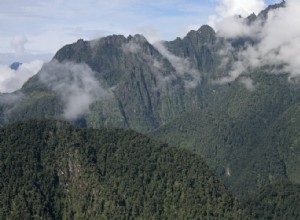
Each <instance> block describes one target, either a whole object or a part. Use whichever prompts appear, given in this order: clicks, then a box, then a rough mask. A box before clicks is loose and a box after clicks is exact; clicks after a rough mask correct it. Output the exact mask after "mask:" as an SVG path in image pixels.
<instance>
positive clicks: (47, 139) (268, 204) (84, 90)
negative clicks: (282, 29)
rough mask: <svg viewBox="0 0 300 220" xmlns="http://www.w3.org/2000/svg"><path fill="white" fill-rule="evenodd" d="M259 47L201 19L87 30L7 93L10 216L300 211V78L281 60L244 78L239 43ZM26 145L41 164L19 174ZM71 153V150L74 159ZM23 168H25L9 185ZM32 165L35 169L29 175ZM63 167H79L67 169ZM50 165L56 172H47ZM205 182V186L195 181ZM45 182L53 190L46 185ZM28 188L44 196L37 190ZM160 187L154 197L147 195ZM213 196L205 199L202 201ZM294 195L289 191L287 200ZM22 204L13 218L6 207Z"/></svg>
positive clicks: (2, 104) (276, 214) (0, 120)
mask: <svg viewBox="0 0 300 220" xmlns="http://www.w3.org/2000/svg"><path fill="white" fill-rule="evenodd" d="M285 4H286V3H285V2H284V1H283V2H282V3H280V4H276V5H273V6H269V7H268V8H267V9H266V10H264V11H262V12H261V13H260V14H259V15H257V16H256V15H254V14H253V15H251V16H249V17H248V18H245V19H244V18H239V19H242V22H243V24H246V25H248V26H251V25H253V24H256V23H255V22H258V23H259V24H260V25H261V28H264V25H265V22H266V21H267V18H268V14H269V12H271V11H276V10H280V9H281V8H284V7H285ZM248 45H252V46H255V45H259V42H258V40H257V39H256V38H251V37H248V36H238V37H235V38H226V37H223V36H220V35H219V34H218V33H216V32H215V31H214V29H213V28H211V27H210V26H208V25H203V26H202V27H200V28H199V29H198V30H193V31H190V32H189V33H188V34H187V35H186V36H185V37H184V38H176V39H175V40H173V41H162V42H157V43H154V44H151V43H149V42H148V41H147V39H146V38H145V37H143V36H142V35H140V34H137V35H134V36H128V37H124V36H122V35H112V36H107V37H103V38H101V39H97V40H93V41H84V40H82V39H80V40H78V41H77V42H75V43H73V44H70V45H66V46H64V47H63V48H61V49H60V50H59V51H58V52H57V53H56V54H55V56H54V58H53V60H52V61H51V62H49V63H47V64H45V65H44V66H43V67H42V69H41V70H40V71H39V73H38V74H36V75H34V76H33V77H32V78H30V79H29V80H28V81H27V82H26V83H25V84H24V85H23V87H22V88H21V89H20V90H18V91H15V92H14V93H7V94H1V95H0V124H1V126H2V127H3V129H2V134H1V143H2V145H1V146H2V148H1V151H3V154H2V153H1V155H5V156H2V159H1V162H2V164H1V166H2V168H1V170H5V171H6V172H7V174H5V175H6V176H4V174H3V175H2V182H1V183H0V184H1V185H2V186H3V187H5V189H6V190H3V191H1V198H6V200H3V201H5V202H3V204H1V207H4V208H2V210H1V215H2V216H3V218H4V219H6V218H7V219H10V218H11V219H15V218H17V217H16V216H20V215H28V216H32V215H37V216H41V215H42V216H45V218H59V219H60V218H71V219H72V218H78V219H80V218H81V219H82V218H89V219H93V218H96V217H95V216H98V218H100V217H101V218H104V219H105V218H115V219H118V218H122V217H121V216H123V218H124V219H133V218H140V219H144V218H153V219H155V218H163V219H168V218H170V219H172V218H173V219H174V218H177V219H178V218H179V219H182V218H184V216H186V218H190V219H195V216H205V217H207V218H209V216H210V217H215V218H235V219H241V218H243V219H247V218H249V219H251V218H260V219H263V218H265V219H270V218H274V219H275V218H279V219H282V218H283V217H284V216H285V217H286V218H291V219H292V218H295V219H296V217H297V216H299V214H298V212H299V211H298V210H297V208H295V204H294V203H295V201H296V200H295V198H299V185H298V184H300V169H299V165H298V161H299V160H300V146H299V134H298V133H299V132H298V131H299V126H300V121H299V120H300V118H299V110H300V108H299V103H300V95H299V94H300V93H299V90H300V86H299V80H298V79H297V77H294V78H291V77H290V73H289V72H287V71H286V69H285V68H284V67H285V64H284V63H279V62H278V63H276V64H274V63H270V64H269V63H266V64H263V65H259V66H255V67H251V66H247V67H246V68H244V69H243V72H242V73H241V74H239V75H237V76H236V77H234V78H233V76H235V75H233V73H234V71H233V70H234V69H235V68H236V66H237V64H240V63H239V59H240V56H239V55H240V52H241V51H243V50H245V48H247V46H248ZM274 73H276V74H274ZM32 119H44V120H42V121H30V120H32ZM45 119H47V120H45ZM53 119H55V120H59V121H53ZM27 120H29V121H27ZM60 120H67V121H69V122H70V123H72V124H73V125H76V126H79V127H81V129H79V128H75V127H73V126H72V125H69V124H67V123H65V122H60ZM20 121H27V122H21V123H19V122H20ZM16 123H17V124H16ZM10 124H13V125H10ZM57 127H58V128H57ZM61 127H62V128H61ZM112 127H114V128H118V129H115V130H110V129H111V128H112ZM108 128H109V129H108ZM57 129H58V130H59V132H58V131H57ZM93 129H96V130H93ZM97 129H103V130H100V131H98V130H97ZM106 129H108V130H106ZM120 129H125V130H120ZM129 130H134V131H135V132H139V133H142V134H144V135H146V136H148V137H150V138H151V139H149V138H146V137H145V136H143V135H140V134H137V133H134V132H131V131H129ZM31 132H32V133H31ZM60 132H61V134H60ZM14 134H17V135H16V136H14ZM11 135H12V136H13V137H11ZM22 135H23V136H22ZM102 137H103V138H104V139H103V138H102ZM133 137H134V138H136V137H138V138H137V139H141V140H138V144H136V143H133V142H131V141H132V138H133ZM127 138H129V140H127ZM110 139H111V141H109V140H110ZM153 140H157V141H153ZM140 141H141V142H140ZM13 143H16V144H13ZM31 143H35V144H33V145H32V146H31V145H30V144H31ZM161 143H167V144H168V145H170V146H171V147H169V146H166V147H162V146H165V145H161ZM29 145H30V146H29ZM98 145H99V146H98ZM41 146H44V147H45V148H41ZM138 146H139V148H137V147H138ZM8 147H14V148H15V149H14V150H12V151H11V149H10V148H9V149H8ZM81 147H82V148H81ZM178 147H179V148H183V149H176V148H178ZM24 149H28V157H27V158H29V159H28V161H29V162H30V163H31V162H32V161H35V162H34V164H33V165H32V164H31V165H30V164H28V170H27V168H26V169H25V168H24V169H23V168H22V169H21V168H20V170H19V171H18V169H19V168H16V167H15V166H17V165H18V164H23V163H25V162H24V161H23V158H18V156H17V155H18V154H21V152H22V151H23V150H24ZM89 150H90V152H89ZM103 150H104V151H105V152H106V153H104V154H103V152H102V151H103ZM108 150H109V151H110V150H111V151H113V152H112V156H111V158H110V159H111V162H109V163H110V166H112V167H111V168H110V169H112V170H111V172H110V173H109V172H108V173H109V175H108V176H106V175H104V177H103V172H104V173H106V172H107V171H106V169H107V168H106V164H105V163H106V162H104V164H102V163H103V161H107V160H108V153H107V151H108ZM36 151H37V152H38V153H36ZM116 152H117V153H116ZM155 152H156V153H155ZM48 154H49V155H52V156H49V157H48V156H47V155H48ZM65 154H66V155H69V156H68V157H69V158H67V159H66V158H65V159H64V157H63V156H62V155H65ZM99 154H100V155H99ZM102 154H103V155H102ZM105 154H106V156H105ZM135 154H137V155H135ZM167 154H170V155H169V156H168V155H167ZM41 155H45V157H42V156H41ZM98 155H99V157H98ZM122 155H125V157H124V158H123V156H122ZM147 155H148V156H147ZM89 157H92V158H89ZM93 157H94V158H93ZM104 157H105V158H106V159H103V158H104ZM152 157H153V158H152ZM7 158H11V159H9V160H8V159H7ZM24 158H25V157H24ZM99 158H100V159H99ZM163 158H170V160H171V161H172V163H171V164H170V163H169V162H168V159H163ZM19 159H20V161H19ZM152 159H153V160H152ZM24 160H25V159H24ZM3 161H5V162H3ZM9 161H11V162H9ZM70 161H71V162H70ZM74 161H75V162H76V163H78V164H74V163H75V162H74ZM159 161H161V162H162V165H161V167H157V166H158V164H159ZM166 161H167V162H168V163H167V164H165V162H166ZM70 163H71V164H70ZM126 163H128V164H127V165H123V164H126ZM15 164H16V165H15ZM51 164H55V166H53V167H51ZM206 164H207V165H206ZM176 165H177V166H176ZM22 166H23V165H22ZM24 166H25V165H24ZM26 166H27V165H26ZM76 167H77V168H78V167H83V170H82V171H80V170H78V169H77V168H76ZM101 167H102V168H101ZM126 167H127V168H126ZM161 168H162V169H163V170H160V169H161ZM173 168H176V169H173ZM76 169H77V171H76ZM102 169H104V171H103V170H102ZM124 169H125V170H124ZM139 169H141V170H139ZM14 170H16V175H15V177H13V178H15V179H12V180H10V182H9V181H8V176H9V173H11V172H14ZM121 170H123V171H124V173H123V174H122V173H120V172H121ZM197 170H198V172H200V173H197ZM17 171H18V172H20V173H21V174H20V175H19V174H18V173H17ZM25 171H26V172H27V171H28V174H26V175H23V173H24V172H25ZM60 172H63V173H66V172H69V173H70V172H71V173H72V172H74V173H73V174H70V175H68V176H67V177H64V176H62V175H61V174H60ZM80 172H82V173H80ZM78 173H80V175H79V174H78ZM83 173H84V174H83ZM141 173H143V174H141ZM162 173H163V174H162ZM160 174H162V175H163V176H161V175H160ZM32 175H37V177H36V179H35V180H36V183H28V184H29V186H28V187H29V188H30V189H26V188H24V187H23V188H22V187H21V185H22V184H25V185H27V182H26V181H27V179H28V177H29V176H32ZM139 175H140V176H139ZM147 175H150V177H148V179H147V177H146V176H147ZM177 175H180V176H177ZM49 176H50V177H51V178H52V179H51V181H52V182H47V181H48V180H47V178H48V177H49ZM204 176H206V177H204ZM19 177H20V179H19ZM46 177H47V178H46ZM50 177H49V178H50ZM139 177H140V178H141V179H139ZM190 177H197V178H198V177H199V178H200V179H199V180H195V179H194V180H192V179H190ZM45 178H46V179H45ZM203 178H204V179H203ZM4 180H7V181H4ZM178 180H180V181H181V180H182V181H183V182H180V181H179V182H177V181H178ZM18 181H20V182H18ZM41 181H42V183H40V182H41ZM101 181H103V182H101ZM147 181H148V182H147ZM149 181H150V182H149ZM169 181H173V182H172V184H171V183H170V182H169ZM188 181H190V182H189V184H188ZM193 181H194V182H197V184H200V183H199V182H202V183H203V184H202V185H201V186H195V185H194V183H191V182H193ZM206 181H208V182H206ZM110 182H111V183H113V184H115V185H113V186H110V185H109V183H110ZM10 183H11V184H10ZM152 183H153V185H152ZM30 184H31V185H30ZM32 184H35V185H32ZM36 184H38V186H39V185H43V187H46V188H42V189H41V188H37V189H38V191H35V190H36V187H37V185H36ZM51 184H54V185H55V184H56V185H55V186H56V187H55V189H53V188H52V187H51ZM66 184H69V185H70V187H71V189H68V187H66V186H67V185H66ZM135 184H137V186H135ZM156 184H157V185H156ZM160 184H162V185H160ZM170 184H171V185H170ZM223 184H224V185H223ZM128 185H129V186H132V188H131V187H129V188H128V187H127V186H128ZM10 186H11V188H9V187H10ZM88 186H89V187H88ZM90 186H94V188H93V187H90ZM170 187H171V188H170ZM176 187H178V188H177V189H176ZM203 187H204V188H203ZM205 187H208V189H207V190H206V188H205ZM209 187H211V188H209ZM133 188H134V189H135V190H137V189H144V190H146V191H144V192H135V191H134V189H133ZM3 189H4V188H3ZM155 189H156V190H155ZM14 190H15V191H14ZM80 190H81V191H80ZM127 190H128V191H127ZM157 190H159V192H158V191H157ZM194 190H195V191H194ZM197 190H199V191H197ZM205 190H206V191H205ZM285 190H287V191H285ZM4 192H6V193H7V194H5V195H4V194H3V193H4ZM14 192H17V194H16V193H14ZM28 192H32V194H29V196H31V197H29V198H37V201H39V202H37V204H29V201H31V200H33V199H29V200H26V198H27V194H26V193H28ZM80 192H82V193H83V192H84V193H86V198H85V199H83V201H82V202H81V201H80V202H79V201H78V203H77V202H72V201H77V200H78V198H80V197H81V196H82V195H81V194H80ZM145 192H146V193H145ZM291 192H292V193H291ZM155 193H158V195H157V198H156V200H151V199H149V198H150V197H153V196H154V194H155ZM180 193H181V194H180ZM48 195H49V196H50V197H49V198H48ZM96 195H97V196H96ZM99 195H101V197H102V198H103V199H102V200H101V198H100V197H99ZM168 195H169V196H170V197H168ZM293 195H295V196H293ZM3 196H4V197H3ZM164 196H165V200H163V197H164ZM203 196H204V197H205V198H206V199H205V200H203V201H201V202H200V201H199V198H200V197H203ZM19 197H21V198H22V199H21V200H20V202H18V203H16V204H17V205H18V206H20V207H23V209H19V208H17V207H18V206H14V203H15V202H12V201H17V200H18V199H19ZM283 197H285V198H287V199H286V200H283V201H281V200H280V199H282V198H283ZM46 198H47V199H46ZM175 198H177V199H175ZM99 199H100V200H101V201H98V200H99ZM41 201H45V203H41ZM70 201H71V202H70ZM137 201H139V204H143V205H140V206H138V205H136V204H135V202H137ZM154 201H155V202H154ZM178 201H181V202H182V203H178ZM99 203H100V204H101V205H100V206H101V207H102V208H101V209H100V210H101V211H99V209H98V208H99V207H98V205H97V204H99ZM185 203H187V204H190V206H189V207H185V205H184V204H185ZM199 203H201V204H203V206H202V207H203V209H199V207H198V206H197V205H199ZM211 205H213V206H215V207H216V208H215V209H213V208H211ZM24 207H27V208H24ZM150 207H151V208H150ZM79 208H80V209H81V210H82V211H81V212H80V211H79V212H78V210H80V209H79ZM12 209H13V210H15V211H14V212H13V213H15V216H13V215H12V214H11V213H7V212H5V210H12ZM198 209H199V210H198ZM264 209H265V210H267V211H266V212H265V213H264V212H263V211H262V210H264ZM3 210H4V211H3ZM18 210H25V211H24V213H18V212H17V211H18ZM36 210H41V211H39V213H35V212H36ZM195 210H197V211H195ZM220 210H222V211H220ZM25 212H26V213H25ZM151 213H153V214H151ZM188 213H189V214H190V215H188ZM150 214H151V215H150ZM264 214H265V215H264ZM124 216H126V217H124Z"/></svg>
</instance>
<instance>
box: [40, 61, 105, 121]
mask: <svg viewBox="0 0 300 220" xmlns="http://www.w3.org/2000/svg"><path fill="white" fill-rule="evenodd" d="M39 79H40V81H41V82H42V83H44V84H45V85H46V86H47V87H48V88H49V89H51V90H52V91H54V92H56V93H58V94H59V95H60V96H61V98H62V101H63V102H64V114H63V116H64V117H65V118H66V119H68V120H74V119H76V118H78V117H80V116H81V115H83V114H85V113H87V112H88V111H89V106H90V105H91V104H92V103H93V102H95V101H97V100H102V99H105V98H108V97H109V96H110V95H111V94H110V92H109V91H108V90H106V89H104V88H103V87H102V86H101V85H100V83H99V81H98V80H97V79H96V78H95V75H94V72H93V71H92V70H91V69H90V67H88V66H87V65H86V64H75V63H71V62H67V63H59V62H57V61H52V62H50V63H48V64H45V65H44V66H43V69H42V70H41V72H40V74H39Z"/></svg>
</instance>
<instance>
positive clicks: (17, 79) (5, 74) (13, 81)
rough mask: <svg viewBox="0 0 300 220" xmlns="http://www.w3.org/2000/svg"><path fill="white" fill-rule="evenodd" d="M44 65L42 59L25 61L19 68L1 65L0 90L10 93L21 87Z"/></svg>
mask: <svg viewBox="0 0 300 220" xmlns="http://www.w3.org/2000/svg"><path fill="white" fill-rule="evenodd" d="M42 65H43V61H40V60H35V61H32V62H30V63H23V64H22V65H21V66H20V67H19V68H18V69H17V70H13V69H11V68H10V67H9V66H7V65H0V92H1V93H8V92H13V91H16V90H18V89H20V88H21V87H22V85H23V84H24V83H25V82H26V81H27V80H28V79H29V78H30V77H32V76H33V75H34V74H36V73H37V72H38V71H39V70H40V69H41V68H42Z"/></svg>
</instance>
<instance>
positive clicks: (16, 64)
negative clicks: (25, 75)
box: [9, 62, 22, 70]
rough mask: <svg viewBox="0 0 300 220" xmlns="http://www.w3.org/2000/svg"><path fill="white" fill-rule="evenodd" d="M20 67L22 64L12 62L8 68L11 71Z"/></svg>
mask: <svg viewBox="0 0 300 220" xmlns="http://www.w3.org/2000/svg"><path fill="white" fill-rule="evenodd" d="M21 65H22V63H20V62H14V63H12V64H11V65H10V66H9V67H10V68H11V69H12V70H18V69H19V67H20V66H21Z"/></svg>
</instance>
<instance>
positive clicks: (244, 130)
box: [151, 70, 300, 195]
mask: <svg viewBox="0 0 300 220" xmlns="http://www.w3.org/2000/svg"><path fill="white" fill-rule="evenodd" d="M261 71H262V70H261ZM261 71H258V72H257V73H255V74H253V78H254V79H255V80H259V81H257V82H259V84H257V88H256V89H255V90H254V91H252V92H249V91H247V90H246V89H245V88H243V86H241V85H239V84H238V83H233V84H231V86H230V88H229V89H228V91H227V92H226V93H225V94H224V96H223V98H221V99H220V100H219V101H217V102H216V103H215V105H214V106H211V107H209V108H206V109H202V110H195V111H192V112H190V113H187V114H184V115H182V116H180V117H178V118H177V119H175V120H173V121H172V122H170V123H169V124H166V125H164V126H162V127H161V128H159V129H158V130H156V131H154V132H152V133H151V136H152V137H156V138H158V139H160V140H163V141H166V142H168V143H170V144H171V145H173V146H177V145H178V146H180V147H182V148H187V149H190V150H193V151H194V152H196V153H198V154H200V155H201V156H202V157H203V158H204V159H205V161H206V162H207V163H208V165H209V166H210V167H212V168H213V169H215V170H216V173H217V174H218V175H220V176H222V177H223V180H224V181H225V183H226V184H227V185H228V186H229V187H230V188H231V189H232V190H233V191H234V192H235V193H237V194H239V195H242V194H244V193H247V192H248V191H251V190H252V189H255V187H259V186H262V185H266V184H269V183H273V182H276V181H279V180H282V179H289V180H291V181H293V182H296V183H299V174H300V170H299V166H298V165H297V162H296V161H299V160H298V159H299V155H300V154H299V147H298V144H297V143H298V142H297V140H298V138H297V135H298V133H297V130H298V127H297V126H298V125H299V122H298V118H299V117H298V106H299V102H300V96H299V86H297V85H293V84H290V83H289V82H287V79H286V76H285V75H281V76H273V75H268V74H265V73H262V72H261Z"/></svg>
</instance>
